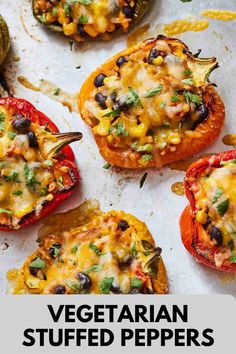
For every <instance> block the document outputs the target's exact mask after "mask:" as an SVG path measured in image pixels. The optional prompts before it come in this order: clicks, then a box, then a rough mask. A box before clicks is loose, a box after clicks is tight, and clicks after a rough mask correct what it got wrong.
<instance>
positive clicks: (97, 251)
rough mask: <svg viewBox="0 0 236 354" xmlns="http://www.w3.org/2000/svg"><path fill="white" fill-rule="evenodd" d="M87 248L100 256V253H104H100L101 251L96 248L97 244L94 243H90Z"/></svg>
mask: <svg viewBox="0 0 236 354" xmlns="http://www.w3.org/2000/svg"><path fill="white" fill-rule="evenodd" d="M89 248H90V249H91V250H92V251H93V252H94V253H96V255H97V256H102V255H104V254H105V253H102V252H101V251H100V250H99V249H98V248H97V246H96V245H95V244H94V243H90V245H89Z"/></svg>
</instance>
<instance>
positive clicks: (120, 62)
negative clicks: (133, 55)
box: [116, 55, 127, 68]
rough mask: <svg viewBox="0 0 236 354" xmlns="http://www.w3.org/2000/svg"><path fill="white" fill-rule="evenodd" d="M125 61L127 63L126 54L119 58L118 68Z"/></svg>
mask: <svg viewBox="0 0 236 354" xmlns="http://www.w3.org/2000/svg"><path fill="white" fill-rule="evenodd" d="M124 63H127V59H126V57H125V56H124V55H122V56H121V57H119V58H118V59H117V61H116V65H117V66H118V68H120V67H121V66H122V65H123V64H124Z"/></svg>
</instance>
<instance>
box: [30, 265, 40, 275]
mask: <svg viewBox="0 0 236 354" xmlns="http://www.w3.org/2000/svg"><path fill="white" fill-rule="evenodd" d="M29 271H30V274H31V275H33V276H34V277H37V274H38V268H34V267H29Z"/></svg>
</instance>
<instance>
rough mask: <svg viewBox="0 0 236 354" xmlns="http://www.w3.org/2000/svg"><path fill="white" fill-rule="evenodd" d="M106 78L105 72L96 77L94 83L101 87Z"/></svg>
mask: <svg viewBox="0 0 236 354" xmlns="http://www.w3.org/2000/svg"><path fill="white" fill-rule="evenodd" d="M105 78H106V75H104V74H98V75H97V76H96V77H95V79H94V85H95V86H96V87H101V86H103V85H104V79H105Z"/></svg>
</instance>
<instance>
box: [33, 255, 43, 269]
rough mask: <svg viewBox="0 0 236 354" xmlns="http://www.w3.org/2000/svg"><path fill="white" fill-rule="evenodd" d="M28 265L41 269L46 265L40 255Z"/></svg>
mask: <svg viewBox="0 0 236 354" xmlns="http://www.w3.org/2000/svg"><path fill="white" fill-rule="evenodd" d="M29 266H30V268H38V269H42V268H45V267H46V263H45V261H43V260H42V259H41V258H40V257H37V258H36V259H35V260H34V261H33V262H31V263H30V265H29Z"/></svg>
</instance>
